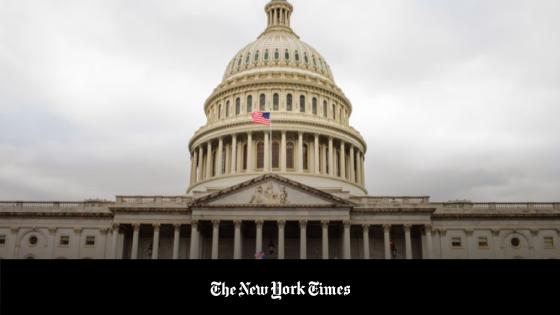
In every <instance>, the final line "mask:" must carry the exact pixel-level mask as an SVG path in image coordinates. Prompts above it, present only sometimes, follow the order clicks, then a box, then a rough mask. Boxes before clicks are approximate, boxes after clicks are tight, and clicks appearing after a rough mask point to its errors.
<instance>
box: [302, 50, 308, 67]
mask: <svg viewBox="0 0 560 315" xmlns="http://www.w3.org/2000/svg"><path fill="white" fill-rule="evenodd" d="M303 61H305V64H306V65H307V64H309V57H307V53H303Z"/></svg>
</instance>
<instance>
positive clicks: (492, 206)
mask: <svg viewBox="0 0 560 315" xmlns="http://www.w3.org/2000/svg"><path fill="white" fill-rule="evenodd" d="M443 206H444V207H445V208H456V209H457V208H458V209H474V210H501V209H521V210H554V209H558V210H560V203H553V202H548V203H544V202H526V203H522V202H500V203H498V202H487V203H474V202H448V203H444V204H443Z"/></svg>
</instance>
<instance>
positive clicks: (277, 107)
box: [273, 94, 280, 111]
mask: <svg viewBox="0 0 560 315" xmlns="http://www.w3.org/2000/svg"><path fill="white" fill-rule="evenodd" d="M273 106H274V110H275V111H278V110H280V96H279V95H278V94H274V97H273Z"/></svg>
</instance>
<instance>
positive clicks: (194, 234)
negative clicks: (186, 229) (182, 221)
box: [190, 221, 200, 259]
mask: <svg viewBox="0 0 560 315" xmlns="http://www.w3.org/2000/svg"><path fill="white" fill-rule="evenodd" d="M198 244H199V241H198V221H192V223H191V252H190V258H191V259H200V256H199V250H198Z"/></svg>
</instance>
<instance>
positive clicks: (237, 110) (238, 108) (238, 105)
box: [235, 97, 241, 116]
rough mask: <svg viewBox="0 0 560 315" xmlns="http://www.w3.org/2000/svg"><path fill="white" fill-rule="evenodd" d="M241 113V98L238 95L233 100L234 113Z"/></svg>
mask: <svg viewBox="0 0 560 315" xmlns="http://www.w3.org/2000/svg"><path fill="white" fill-rule="evenodd" d="M239 114H241V99H240V98H239V97H238V98H237V99H236V100H235V115H238V116H239Z"/></svg>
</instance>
